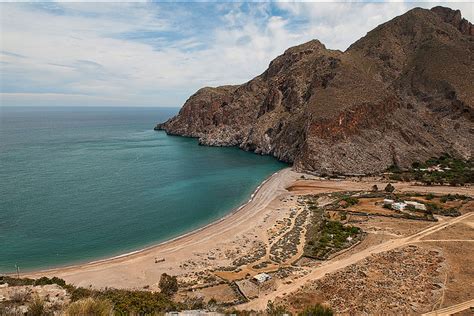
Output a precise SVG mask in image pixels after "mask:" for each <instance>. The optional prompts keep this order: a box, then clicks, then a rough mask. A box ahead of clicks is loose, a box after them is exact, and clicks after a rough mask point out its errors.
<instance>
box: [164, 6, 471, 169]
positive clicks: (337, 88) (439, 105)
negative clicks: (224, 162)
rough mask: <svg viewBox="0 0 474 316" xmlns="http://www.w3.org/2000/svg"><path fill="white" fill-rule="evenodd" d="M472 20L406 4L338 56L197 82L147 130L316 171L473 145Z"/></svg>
mask: <svg viewBox="0 0 474 316" xmlns="http://www.w3.org/2000/svg"><path fill="white" fill-rule="evenodd" d="M473 56H474V37H473V26H472V24H471V23H469V22H468V21H467V20H465V19H462V17H461V13H460V12H459V11H453V10H451V9H448V8H442V7H436V8H433V9H432V10H425V9H419V8H417V9H413V10H411V11H409V12H407V13H405V14H404V15H402V16H399V17H397V18H395V19H393V20H391V21H389V22H387V23H385V24H382V25H380V26H378V27H377V28H375V29H374V30H372V31H371V32H369V33H368V34H367V35H366V36H365V37H363V38H361V39H360V40H358V41H357V42H355V43H354V44H352V45H351V46H350V47H349V48H348V49H347V50H346V51H345V52H341V51H338V50H330V49H326V48H325V46H324V45H323V44H322V43H320V42H319V41H317V40H313V41H310V42H308V43H305V44H303V45H300V46H296V47H292V48H290V49H288V50H287V51H286V52H285V53H284V54H283V55H281V56H279V57H277V58H276V59H275V60H273V61H272V62H271V63H270V65H269V67H268V69H267V70H266V71H265V72H264V73H263V74H261V75H260V76H258V77H256V78H254V79H252V80H250V81H249V82H247V83H245V84H242V85H239V86H222V87H217V88H203V89H201V90H199V91H198V92H196V93H195V94H194V95H193V96H191V97H190V98H189V99H188V100H187V101H186V103H185V104H184V106H183V108H182V109H181V111H180V113H179V114H178V115H177V116H176V117H174V118H172V119H170V120H168V121H167V122H165V123H162V124H158V125H157V126H156V128H155V129H157V130H165V131H166V132H167V133H168V134H173V135H183V136H191V137H198V138H199V141H200V143H201V144H203V145H210V146H239V147H241V148H242V149H244V150H249V151H255V152H256V153H262V154H269V155H273V156H275V157H277V158H278V159H280V160H283V161H286V162H290V163H294V166H295V167H296V169H297V170H306V171H313V172H318V173H372V172H376V171H382V170H384V169H386V168H387V167H388V166H390V165H392V164H394V165H398V166H401V167H406V166H409V165H411V163H412V162H414V161H425V160H426V159H428V158H430V157H432V156H439V155H440V154H441V153H444V152H448V153H450V154H451V155H453V156H455V157H459V158H463V159H469V158H470V157H471V156H472V148H474V137H472V133H473V130H474V128H473V124H472V122H473V118H474V111H473V106H474V87H473V85H472V82H474V72H473V71H472V69H473Z"/></svg>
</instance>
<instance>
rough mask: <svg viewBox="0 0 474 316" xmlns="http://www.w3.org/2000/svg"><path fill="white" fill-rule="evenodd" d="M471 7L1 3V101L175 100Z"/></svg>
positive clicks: (473, 11)
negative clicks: (411, 19) (304, 48)
mask: <svg viewBox="0 0 474 316" xmlns="http://www.w3.org/2000/svg"><path fill="white" fill-rule="evenodd" d="M435 5H445V6H449V7H451V8H454V9H460V10H461V11H462V13H463V16H464V17H466V18H467V19H468V20H470V21H471V22H472V21H474V4H473V3H469V2H464V3H459V2H456V3H446V2H438V3H433V2H423V3H413V2H408V3H407V2H390V3H375V2H362V3H361V2H358V3H341V2H338V3H330V2H324V3H315V2H313V3H294V2H291V3H290V2H274V3H242V2H238V3H236V2H227V3H222V2H200V3H190V2H184V3H105V2H93V3H34V4H31V3H1V4H0V12H1V13H0V15H1V16H0V17H1V22H0V27H1V34H0V35H1V44H0V102H1V104H2V105H63V106H71V105H120V106H181V105H182V104H183V103H184V101H185V100H186V99H187V98H188V97H189V96H190V95H191V94H192V93H194V92H195V91H196V90H197V89H198V88H200V87H202V86H217V85H221V84H237V83H243V82H245V81H248V80H250V79H251V78H253V77H254V76H256V75H258V74H260V73H262V72H263V71H264V70H265V69H266V67H267V66H268V64H269V62H270V61H271V60H272V59H273V58H275V57H276V56H278V55H280V54H282V53H283V51H284V50H285V49H286V48H288V47H290V46H293V45H297V44H301V43H304V42H306V41H309V40H311V39H314V38H316V39H319V40H320V41H321V42H323V43H324V44H325V45H326V47H327V48H331V49H340V50H345V49H346V48H347V47H348V46H349V45H350V44H351V43H352V42H354V41H355V40H357V39H358V38H360V37H361V36H364V35H365V34H366V33H367V32H368V31H369V30H371V29H372V28H374V27H375V26H377V25H378V24H380V23H383V22H385V21H387V20H389V19H391V18H393V17H395V16H397V15H400V14H403V13H404V12H406V11H407V10H409V9H411V8H413V7H416V6H420V7H425V8H431V7H432V6H435Z"/></svg>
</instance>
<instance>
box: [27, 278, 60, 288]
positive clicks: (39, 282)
mask: <svg viewBox="0 0 474 316" xmlns="http://www.w3.org/2000/svg"><path fill="white" fill-rule="evenodd" d="M49 284H57V285H59V286H61V287H64V286H65V285H66V281H64V280H63V279H60V278H57V277H52V278H51V279H50V278H47V277H41V278H39V279H36V281H35V283H34V285H49Z"/></svg>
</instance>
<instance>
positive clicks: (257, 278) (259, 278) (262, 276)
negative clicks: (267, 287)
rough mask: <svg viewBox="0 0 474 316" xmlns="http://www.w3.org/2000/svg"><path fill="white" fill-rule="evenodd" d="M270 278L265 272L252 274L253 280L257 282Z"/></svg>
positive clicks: (260, 282)
mask: <svg viewBox="0 0 474 316" xmlns="http://www.w3.org/2000/svg"><path fill="white" fill-rule="evenodd" d="M271 278H272V277H271V276H270V275H269V274H267V273H259V274H256V275H254V276H253V280H254V281H256V282H257V283H258V284H262V283H264V282H266V281H268V280H270V279H271Z"/></svg>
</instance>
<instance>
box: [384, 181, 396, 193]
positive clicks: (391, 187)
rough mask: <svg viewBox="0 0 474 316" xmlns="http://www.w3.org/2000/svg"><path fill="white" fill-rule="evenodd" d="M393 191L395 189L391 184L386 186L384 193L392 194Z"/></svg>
mask: <svg viewBox="0 0 474 316" xmlns="http://www.w3.org/2000/svg"><path fill="white" fill-rule="evenodd" d="M393 191H395V187H394V186H393V185H392V184H391V183H389V184H387V186H386V187H385V192H388V193H392V192H393Z"/></svg>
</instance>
